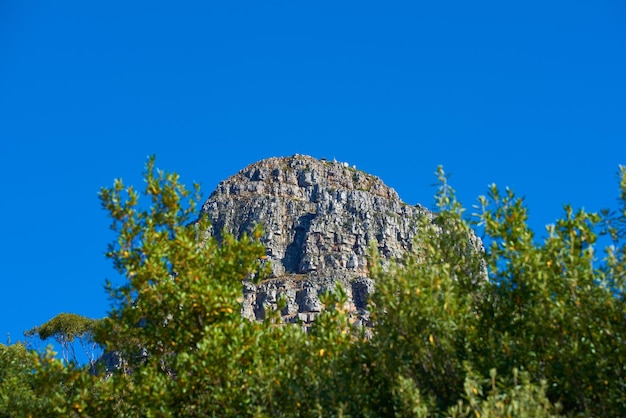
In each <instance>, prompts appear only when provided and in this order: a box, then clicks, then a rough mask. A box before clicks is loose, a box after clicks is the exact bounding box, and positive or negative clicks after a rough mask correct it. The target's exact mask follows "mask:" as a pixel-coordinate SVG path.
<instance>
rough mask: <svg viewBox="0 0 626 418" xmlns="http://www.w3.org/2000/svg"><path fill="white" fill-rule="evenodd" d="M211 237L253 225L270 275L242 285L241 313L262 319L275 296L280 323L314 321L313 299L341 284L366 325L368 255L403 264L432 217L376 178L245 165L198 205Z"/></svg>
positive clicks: (313, 162)
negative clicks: (258, 227)
mask: <svg viewBox="0 0 626 418" xmlns="http://www.w3.org/2000/svg"><path fill="white" fill-rule="evenodd" d="M202 212H203V213H205V214H207V215H208V217H209V219H210V220H211V223H212V224H211V229H210V231H209V233H210V234H212V235H214V236H216V237H217V238H218V239H219V238H220V236H221V234H222V231H225V232H228V233H231V234H233V235H235V236H241V234H243V233H244V232H250V231H251V230H252V228H253V227H254V225H255V224H256V223H261V224H262V225H263V229H264V231H265V235H264V236H263V238H262V242H263V244H264V245H265V246H266V248H267V257H268V260H269V261H270V262H271V267H272V276H271V277H270V278H269V279H267V280H265V281H263V282H262V283H261V284H259V285H258V286H257V285H254V284H252V283H245V284H244V303H243V314H244V315H245V316H247V317H249V318H251V319H263V318H264V316H265V312H266V310H267V309H268V308H272V307H275V306H276V301H277V300H278V298H279V297H280V296H281V295H284V296H285V297H286V299H287V306H286V308H285V309H283V310H282V311H281V315H282V316H283V318H284V319H285V320H286V321H296V320H297V319H300V320H301V321H303V322H304V323H305V324H307V323H310V322H311V321H313V320H314V318H315V316H316V315H317V314H318V313H319V312H320V311H321V309H322V308H323V307H322V305H321V303H320V301H319V295H320V294H321V293H322V292H324V291H326V290H330V291H332V290H334V288H335V286H336V284H337V283H340V284H341V285H343V287H344V289H346V291H347V293H348V297H349V304H350V306H349V308H350V310H351V311H352V313H353V314H354V317H355V320H357V321H366V320H367V298H368V296H369V295H370V294H371V293H372V292H373V290H374V284H373V282H372V280H371V279H369V278H368V261H367V250H368V247H369V246H370V245H371V243H374V245H376V246H377V248H378V250H379V252H380V253H381V255H382V257H383V258H386V259H393V258H397V257H401V256H402V254H403V253H404V252H406V251H407V250H410V249H411V247H412V245H413V237H414V236H415V235H416V234H418V233H419V230H418V226H417V225H418V222H417V220H418V219H419V218H420V217H424V216H426V217H428V218H429V219H432V218H433V214H432V213H431V212H429V211H428V210H426V209H425V208H423V207H422V206H419V205H417V206H410V205H407V204H405V203H403V202H402V201H401V200H400V198H399V197H398V194H397V193H396V192H395V190H393V189H392V188H390V187H388V186H386V185H385V184H384V183H383V182H382V181H381V180H380V179H379V178H377V177H374V176H371V175H369V174H366V173H364V172H363V171H360V170H357V169H356V167H350V166H349V165H348V164H347V163H339V162H336V161H326V160H317V159H315V158H312V157H308V156H303V155H297V154H296V155H294V156H293V157H285V158H269V159H266V160H262V161H259V162H257V163H254V164H251V165H249V166H248V167H246V168H244V169H243V170H241V171H240V172H239V173H237V174H235V175H234V176H232V177H230V178H228V179H227V180H225V181H223V182H222V183H220V184H219V185H218V187H217V189H216V190H215V191H214V192H213V193H212V194H211V196H210V197H209V199H208V200H207V201H206V202H205V203H204V205H203V207H202Z"/></svg>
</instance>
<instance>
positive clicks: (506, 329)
mask: <svg viewBox="0 0 626 418" xmlns="http://www.w3.org/2000/svg"><path fill="white" fill-rule="evenodd" d="M438 178H439V184H440V187H439V191H438V193H437V195H436V203H437V206H438V208H439V212H438V214H437V217H436V219H435V221H434V222H431V221H429V220H427V219H424V220H423V222H424V225H423V227H424V231H425V232H424V234H423V235H421V236H420V237H419V238H418V240H417V241H416V245H415V246H414V247H415V250H414V251H413V252H411V253H409V254H407V255H406V256H405V257H404V258H403V259H401V260H397V261H396V262H393V263H391V265H385V266H384V267H383V265H382V264H381V263H380V262H379V258H378V255H377V254H376V252H375V250H373V249H372V252H371V254H370V265H369V267H370V273H371V276H372V278H373V279H374V280H375V282H376V291H375V293H374V295H373V296H372V298H371V300H370V301H369V306H370V309H371V316H372V320H373V323H374V327H373V331H372V332H371V336H370V335H368V334H367V333H366V332H365V330H364V329H363V328H357V327H354V326H353V325H352V324H351V323H350V321H349V317H348V315H347V313H346V311H345V309H344V302H345V293H344V292H343V291H342V289H340V288H338V289H336V291H335V292H331V293H329V294H327V295H326V296H325V298H324V300H323V302H324V304H325V306H326V310H325V311H324V312H323V313H322V314H321V315H320V317H319V318H318V319H316V321H315V322H314V324H313V326H312V327H311V328H310V330H309V331H308V332H305V331H303V330H302V328H301V327H298V326H294V325H289V324H280V323H279V322H280V319H279V315H277V314H274V315H272V314H270V315H268V317H267V318H266V320H265V321H263V322H255V321H250V320H247V319H245V318H243V317H242V316H241V315H240V306H241V305H240V303H241V292H242V280H257V281H258V280H262V279H263V278H264V277H265V276H264V275H265V274H266V273H267V266H266V265H265V264H264V262H263V258H264V254H265V249H264V248H263V246H262V244H261V243H260V242H259V238H260V236H261V230H260V229H258V228H257V229H255V230H254V231H253V233H252V234H251V235H250V236H244V237H242V238H241V239H235V237H232V236H229V235H225V237H224V239H223V240H222V241H221V242H217V241H216V240H215V239H214V238H212V237H209V236H206V235H205V234H204V232H203V231H206V225H207V224H206V222H207V220H206V219H196V216H197V215H196V212H195V210H196V205H197V203H198V199H199V197H198V191H199V188H198V186H197V185H194V188H193V190H192V191H189V190H188V189H187V188H185V186H183V185H182V184H181V183H180V182H179V177H178V175H176V174H175V173H166V172H162V171H159V170H156V169H155V167H154V159H153V158H151V159H150V160H149V161H148V163H147V166H146V171H145V190H144V191H143V193H141V194H140V193H138V192H137V191H136V190H135V189H134V188H133V187H126V186H125V185H124V184H123V183H122V182H121V181H116V182H115V184H114V186H113V187H112V188H103V189H102V190H101V193H100V199H101V202H102V206H103V208H104V209H105V210H106V211H107V212H108V213H109V216H110V218H111V220H112V224H111V228H112V229H113V230H114V231H115V232H116V234H117V240H116V241H115V242H113V243H112V244H110V246H109V248H108V251H107V257H108V258H110V259H111V260H112V263H113V266H114V267H115V269H116V270H117V271H118V272H119V273H121V274H122V275H123V276H124V277H125V278H126V281H125V283H124V284H122V285H121V286H117V287H116V286H113V285H112V284H110V283H108V284H107V289H108V291H109V293H110V295H111V297H112V299H113V301H114V303H113V305H112V307H111V311H110V314H109V315H108V316H107V317H106V318H104V319H103V320H102V321H99V322H98V324H97V326H94V327H93V328H91V325H90V326H86V327H83V326H80V327H78V328H74V327H69V328H68V327H65V326H64V325H63V324H65V323H66V320H67V319H72V320H75V319H76V318H74V317H72V318H70V317H59V318H57V319H56V320H55V321H51V322H49V323H46V324H44V325H42V326H41V327H38V328H35V329H34V331H33V333H35V334H38V335H39V336H41V337H42V338H44V337H48V336H56V337H60V338H64V339H66V340H68V339H71V338H73V337H74V336H76V335H80V331H81V330H84V329H89V330H92V331H93V333H94V340H95V341H96V342H97V343H98V344H99V345H100V346H101V347H103V348H104V349H105V350H106V351H107V352H109V353H110V352H112V351H115V352H117V353H119V355H120V357H121V359H122V364H121V366H120V367H119V368H117V369H116V370H114V371H109V373H104V370H102V369H101V370H100V373H95V374H94V373H93V368H89V367H88V366H79V365H77V364H76V363H73V362H69V363H68V362H61V361H60V360H57V359H56V358H55V357H54V356H53V355H52V354H50V353H36V352H34V353H33V352H30V353H29V352H28V351H27V350H26V349H25V348H23V347H22V346H18V345H14V346H9V347H6V346H0V361H1V362H2V365H3V367H2V374H0V402H1V403H0V413H2V414H4V416H40V415H42V414H43V415H46V416H120V417H126V416H127V417H136V416H149V417H157V416H159V417H168V416H177V417H178V416H363V417H366V416H372V417H378V416H394V415H395V416H452V417H469V416H482V417H487V416H527V417H542V416H546V417H547V416H558V415H564V416H576V415H589V416H623V415H624V414H625V413H626V387H625V384H626V379H625V377H626V369H625V368H626V343H625V340H624V338H625V336H626V321H625V319H626V318H625V313H626V303H625V300H624V284H625V283H624V281H625V279H626V274H625V271H626V263H625V256H626V246H625V245H624V241H623V239H624V234H625V232H626V231H625V228H624V225H626V222H625V220H626V169H625V168H624V167H620V172H619V178H620V189H619V190H620V195H619V205H618V207H617V208H615V209H614V210H606V211H602V212H600V213H589V212H585V211H584V210H574V209H573V208H571V207H565V210H564V215H563V217H562V218H561V219H558V220H557V221H556V222H555V224H554V225H551V226H548V227H547V229H546V231H545V234H544V235H545V236H539V237H538V236H537V235H536V234H535V232H534V231H533V230H532V229H531V228H530V227H529V226H528V223H527V221H528V211H527V208H526V207H525V205H524V202H523V199H521V198H519V197H517V196H516V195H515V194H514V193H513V191H511V190H508V189H506V190H500V189H498V188H497V187H496V186H492V187H490V188H489V190H488V193H487V195H486V196H483V197H480V198H479V201H478V202H479V203H478V205H477V210H476V213H474V214H472V215H467V214H466V211H465V208H464V207H463V206H462V205H461V204H460V203H459V202H458V201H457V200H456V198H455V194H454V190H453V189H452V188H451V187H450V185H449V184H448V182H447V177H446V175H445V173H444V172H443V170H442V169H441V168H440V169H439V170H438ZM477 234H481V235H482V240H480V239H478V238H477ZM599 237H605V238H606V239H607V240H609V241H611V243H612V244H611V245H610V246H608V247H607V248H606V249H602V248H598V247H599V245H598V239H599ZM76 322H77V321H74V322H72V321H70V322H69V323H74V324H75V323H76ZM78 322H80V321H78Z"/></svg>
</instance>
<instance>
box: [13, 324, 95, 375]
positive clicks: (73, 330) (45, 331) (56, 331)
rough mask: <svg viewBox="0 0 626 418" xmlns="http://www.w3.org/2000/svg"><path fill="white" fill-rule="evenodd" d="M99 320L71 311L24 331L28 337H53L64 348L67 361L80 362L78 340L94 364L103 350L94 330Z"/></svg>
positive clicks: (64, 358)
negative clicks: (77, 349)
mask: <svg viewBox="0 0 626 418" xmlns="http://www.w3.org/2000/svg"><path fill="white" fill-rule="evenodd" d="M97 324H98V321H97V320H95V319H89V318H86V317H84V316H80V315H77V314H71V313H61V314H58V315H57V316H55V317H54V318H52V319H50V320H49V321H48V322H46V323H44V324H43V325H40V326H37V327H34V328H31V329H30V330H28V331H26V332H24V335H25V336H27V337H32V336H38V337H39V338H40V339H41V340H44V341H45V340H47V339H49V338H53V339H54V340H55V341H56V342H57V343H58V344H59V345H60V346H61V350H62V355H63V360H64V361H65V362H66V363H69V362H70V361H73V362H75V363H78V362H79V360H78V357H77V355H76V349H75V346H74V343H75V341H76V340H78V342H79V344H80V346H81V348H82V349H83V352H84V354H85V355H86V356H87V358H88V360H89V364H90V365H92V364H94V362H95V361H96V360H97V358H98V357H99V356H100V353H101V351H100V350H99V349H98V344H97V343H96V342H95V341H94V330H95V327H96V325H97Z"/></svg>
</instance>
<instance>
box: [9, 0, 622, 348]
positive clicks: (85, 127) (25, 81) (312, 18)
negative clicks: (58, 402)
mask: <svg viewBox="0 0 626 418" xmlns="http://www.w3.org/2000/svg"><path fill="white" fill-rule="evenodd" d="M294 153H300V154H309V155H312V156H315V157H319V158H321V157H326V158H337V159H338V160H340V161H348V162H349V163H350V164H356V165H357V167H358V168H361V169H363V170H365V171H367V172H369V173H371V174H374V175H377V176H379V177H381V178H382V179H383V180H384V181H385V182H386V183H387V184H388V185H390V186H391V187H394V188H395V189H396V190H397V191H398V193H399V194H400V196H401V197H402V199H403V200H404V201H406V202H407V203H412V204H413V203H418V202H419V203H422V204H424V205H426V206H430V205H432V201H433V199H432V195H433V193H434V189H433V188H432V187H431V185H432V183H433V182H434V176H433V172H434V171H435V169H436V167H437V165H439V164H443V165H444V167H445V169H446V170H447V171H448V172H449V173H451V174H452V177H451V183H452V185H453V186H454V187H455V188H456V189H457V190H458V192H459V196H460V198H461V200H462V201H463V202H464V203H465V204H466V205H467V206H471V205H472V204H473V203H475V199H476V197H477V196H478V195H480V194H483V193H485V191H486V187H487V185H488V184H490V183H493V182H495V183H496V184H498V185H501V186H511V187H512V188H514V189H515V190H516V191H517V192H518V194H520V195H524V196H526V201H527V203H528V205H529V207H530V215H531V224H532V225H533V226H534V227H535V228H537V229H538V230H540V231H541V229H542V227H543V225H545V224H547V223H550V222H552V221H553V220H554V219H555V218H556V217H557V216H559V215H560V214H561V213H562V205H563V204H564V203H566V202H570V203H572V204H573V205H574V206H575V207H582V206H584V207H585V208H587V209H589V210H597V209H599V208H602V207H606V206H610V205H613V204H614V199H615V197H616V196H617V182H616V176H615V173H616V171H617V168H618V165H619V164H626V4H625V3H624V2H622V1H620V0H588V1H575V0H567V1H534V0H527V1H524V2H502V1H486V2H481V1H475V2H467V1H438V2H433V1H428V2H426V1H406V2H396V1H390V2H368V1H358V2H351V1H332V2H326V1H316V2H304V1H263V2H261V1H255V2H248V1H228V2H212V1H198V2H160V1H150V2H148V1H133V2H128V1H124V2H121V1H117V0H111V1H107V2H89V1H87V2H85V1H63V0H60V1H56V2H43V1H34V0H33V1H29V0H19V1H18V0H5V1H3V2H1V3H0V170H1V173H0V174H1V176H0V191H1V193H2V201H1V202H0V203H1V204H0V219H2V223H0V237H1V240H0V264H1V265H2V269H1V270H0V278H1V279H0V280H1V281H0V283H1V285H2V294H3V296H4V297H3V300H2V303H0V342H6V335H7V334H8V333H10V334H11V339H12V340H13V341H16V340H18V339H20V338H22V332H23V331H24V330H25V329H28V328H30V327H32V326H35V325H38V324H41V323H43V322H45V321H46V320H48V319H50V318H51V317H53V316H54V315H56V314H58V313H60V312H74V313H79V314H81V315H86V316H90V317H102V316H104V315H105V313H106V311H107V309H108V307H109V301H108V300H107V296H106V294H105V293H104V291H103V283H104V280H105V279H106V278H114V277H115V274H114V272H113V270H112V268H111V266H110V264H109V263H108V262H107V261H106V260H105V259H104V256H103V253H104V251H105V249H106V245H107V243H108V242H110V241H111V240H112V239H113V238H114V237H113V235H112V234H111V233H110V232H109V230H108V225H109V222H108V220H107V218H106V216H105V213H104V212H103V211H102V210H101V209H100V205H99V202H98V199H97V193H98V190H99V189H100V187H101V186H110V185H112V183H113V179H114V178H120V177H121V178H123V179H124V181H125V182H127V183H130V184H135V185H139V186H141V184H142V183H141V172H142V169H143V165H144V163H145V161H146V157H147V156H148V155H150V154H156V156H157V165H158V166H159V167H161V168H163V169H166V170H170V171H177V172H179V173H180V174H181V176H182V179H183V181H184V182H187V183H188V184H191V182H192V181H198V182H200V183H201V184H202V186H203V192H204V196H205V197H207V196H208V195H209V194H210V192H211V191H212V190H213V188H214V187H215V186H216V185H217V183H218V182H219V181H220V180H222V179H225V178H227V177H228V176H230V175H232V174H234V173H236V172H237V171H239V170H240V169H241V168H243V167H245V166H246V165H248V164H250V163H252V162H254V161H257V160H260V159H262V158H266V157H271V156H284V155H292V154H294ZM540 233H541V232H540Z"/></svg>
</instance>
